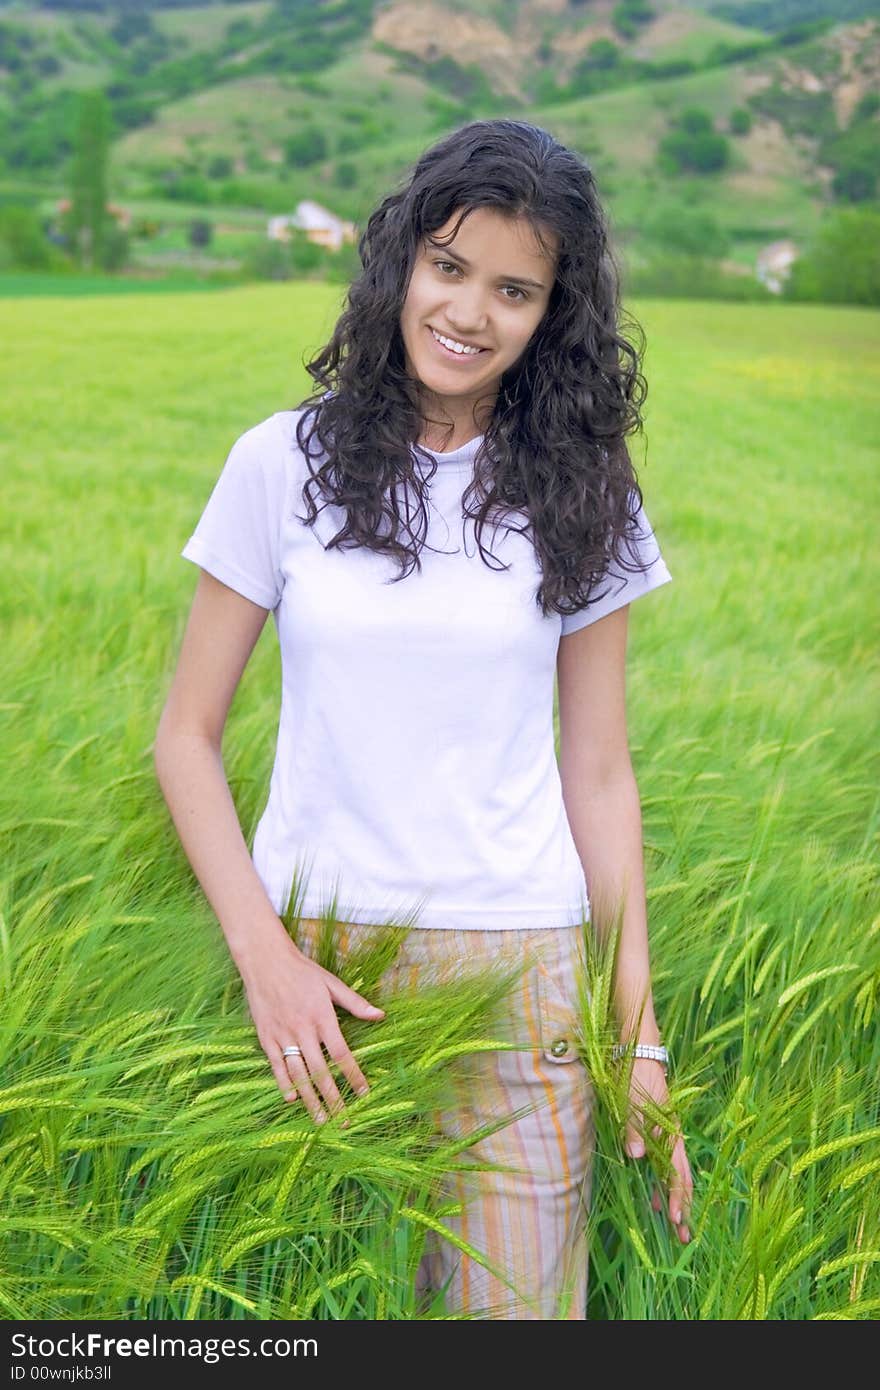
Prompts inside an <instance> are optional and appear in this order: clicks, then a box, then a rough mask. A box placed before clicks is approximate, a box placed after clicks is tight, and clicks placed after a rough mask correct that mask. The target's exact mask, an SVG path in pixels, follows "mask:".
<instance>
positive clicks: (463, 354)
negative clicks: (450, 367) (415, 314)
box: [428, 324, 488, 361]
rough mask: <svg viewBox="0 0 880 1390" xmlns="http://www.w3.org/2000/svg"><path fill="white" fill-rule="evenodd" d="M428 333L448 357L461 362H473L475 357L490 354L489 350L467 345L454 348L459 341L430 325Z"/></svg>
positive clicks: (462, 344) (463, 344) (461, 344)
mask: <svg viewBox="0 0 880 1390" xmlns="http://www.w3.org/2000/svg"><path fill="white" fill-rule="evenodd" d="M428 331H429V333H430V334H431V337H432V338H433V339H434V342H435V343H436V344H437V346H438V347H439V348H440V350H441V351H442V352H443V353H445V355H446V356H447V357H454V358H456V359H457V360H459V361H462V360H464V361H473V359H474V358H475V357H480V356H481V355H482V354H483V353H484V352H488V348H474V347H468V345H467V344H466V343H459V344H458V347H457V348H456V347H453V346H451V344H453V343H456V342H457V339H455V338H448V337H447V336H446V335H445V334H441V333H438V332H437V331H436V329H434V328H431V325H430V324H429V325H428Z"/></svg>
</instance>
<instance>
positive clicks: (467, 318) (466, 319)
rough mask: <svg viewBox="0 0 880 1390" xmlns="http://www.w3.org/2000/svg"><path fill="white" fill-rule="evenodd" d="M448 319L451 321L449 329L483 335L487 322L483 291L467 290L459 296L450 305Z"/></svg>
mask: <svg viewBox="0 0 880 1390" xmlns="http://www.w3.org/2000/svg"><path fill="white" fill-rule="evenodd" d="M446 317H447V319H448V321H449V327H450V328H457V329H458V331H459V333H464V334H468V333H470V334H472V335H475V334H477V333H482V332H483V331H484V329H485V327H486V322H487V311H486V301H485V296H484V293H483V291H482V290H480V289H473V290H470V289H467V290H463V291H462V292H461V293H460V294H457V295H456V296H455V299H454V300H453V301H452V303H451V304H450V305H449V309H448V311H447V314H446Z"/></svg>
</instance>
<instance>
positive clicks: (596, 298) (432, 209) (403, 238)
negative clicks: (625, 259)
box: [296, 120, 647, 616]
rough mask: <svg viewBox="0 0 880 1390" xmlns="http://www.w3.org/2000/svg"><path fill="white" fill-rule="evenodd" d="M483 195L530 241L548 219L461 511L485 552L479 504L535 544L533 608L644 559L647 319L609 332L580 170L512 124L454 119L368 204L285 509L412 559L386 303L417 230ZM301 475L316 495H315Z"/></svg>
mask: <svg viewBox="0 0 880 1390" xmlns="http://www.w3.org/2000/svg"><path fill="white" fill-rule="evenodd" d="M480 207H488V208H494V209H497V210H498V211H499V212H501V213H502V214H504V215H507V216H510V217H523V218H525V219H527V221H528V224H529V226H530V227H531V229H532V231H533V232H534V234H535V235H536V237H537V238H538V240H539V242H540V244H541V245H542V246H546V232H547V230H548V229H549V230H550V231H552V232H555V233H556V235H557V237H558V254H557V257H556V274H555V282H554V285H553V289H552V292H551V295H550V300H549V303H548V306H547V310H546V312H545V314H544V318H543V319H542V321H541V323H540V324H539V325H538V327H537V328H536V330H535V331H534V333H533V334H532V337H531V338H530V340H529V342H528V344H527V346H526V348H525V350H524V352H523V353H522V354H521V356H520V357H519V359H518V360H517V362H516V363H515V364H514V365H513V366H512V367H510V368H509V369H508V370H507V371H506V372H505V373H504V374H503V375H502V377H501V381H500V385H499V388H498V394H497V398H496V400H495V404H494V408H493V412H492V415H491V419H490V421H489V423H488V425H487V426H486V429H485V433H484V437H483V439H482V441H481V444H480V447H479V449H478V451H477V456H476V459H475V462H474V476H473V478H472V480H471V481H470V482H469V483H468V486H467V489H466V491H465V494H464V496H463V498H462V503H463V513H464V515H465V516H468V517H470V518H471V519H472V520H473V521H474V523H475V537H476V540H477V544H478V546H479V550H480V554H481V556H482V558H483V561H484V563H486V564H488V563H489V561H488V559H487V555H486V551H485V550H484V548H483V544H482V531H483V528H484V526H485V524H486V522H487V521H488V520H489V518H490V515H493V517H494V520H496V521H497V520H498V519H499V515H502V516H504V517H509V516H510V515H511V514H513V515H514V516H516V517H517V519H518V520H520V521H521V522H522V524H519V525H517V524H511V523H510V522H508V521H507V520H505V521H504V524H505V526H506V528H507V529H509V530H516V531H519V532H526V533H528V534H529V535H530V537H531V540H532V542H533V544H534V547H535V552H536V554H537V557H538V560H539V562H540V566H541V571H542V581H541V583H540V585H539V587H538V589H537V591H536V594H535V600H536V602H537V603H538V605H539V606H540V608H541V611H542V613H543V614H544V615H545V616H546V615H547V614H548V613H549V612H550V611H555V612H558V613H565V614H568V613H573V612H576V611H577V610H578V609H581V608H583V607H585V606H586V605H587V604H588V602H590V601H591V600H595V599H596V598H598V597H601V594H602V592H604V591H603V590H601V589H600V587H599V586H600V585H601V582H602V579H603V576H604V575H605V573H606V570H607V568H608V566H609V564H610V563H611V562H612V561H613V562H615V563H616V564H617V565H618V566H619V567H620V568H621V569H623V570H626V571H630V572H633V571H638V570H643V569H645V568H646V564H645V562H643V561H641V560H640V559H639V556H638V554H637V552H636V549H635V545H634V543H633V537H634V530H633V527H632V523H633V522H634V520H635V517H636V513H637V510H638V508H639V507H640V506H641V503H642V494H641V490H640V488H639V486H638V482H637V479H636V475H635V471H634V468H633V465H632V462H631V459H630V456H629V451H628V449H627V447H626V444H625V442H624V436H626V435H627V434H630V433H632V432H634V431H636V430H640V429H641V428H642V420H641V416H640V413H639V412H640V407H641V405H642V403H643V401H644V398H645V395H646V392H647V387H646V383H645V380H644V377H643V376H642V375H641V373H640V370H639V361H640V356H641V354H642V353H643V351H644V334H643V332H642V330H641V328H640V327H639V326H638V324H636V323H634V322H633V321H631V320H630V321H629V322H630V323H631V325H632V328H633V329H635V330H636V333H637V336H638V347H634V346H633V345H632V344H631V343H630V342H628V341H627V340H626V339H625V338H624V337H622V336H621V332H620V320H621V309H620V304H619V294H620V288H619V275H618V271H617V267H616V265H615V262H614V259H613V257H612V253H611V250H610V247H609V238H608V228H607V224H606V219H605V214H604V212H603V209H602V206H601V204H600V201H599V197H598V194H597V191H596V185H595V182H594V179H593V176H592V174H591V172H590V169H589V167H588V166H587V164H586V163H585V162H584V160H583V159H582V158H581V157H580V156H579V155H577V154H576V153H574V152H573V151H572V150H570V149H568V148H566V146H564V145H562V144H560V143H559V142H558V141H557V140H556V139H554V137H553V136H552V135H550V134H548V133H547V131H545V130H541V129H540V128H538V127H536V126H533V125H529V124H527V123H526V122H524V121H516V120H485V121H472V122H470V123H469V124H467V125H464V126H462V127H460V128H459V129H458V130H456V131H454V132H453V133H452V134H451V135H448V136H446V137H445V138H444V139H442V140H440V141H438V143H437V144H435V145H433V146H432V147H431V148H430V149H428V150H427V151H426V152H425V153H424V154H423V155H422V156H421V158H420V159H419V161H418V163H417V164H416V166H415V169H414V170H413V172H412V173H411V175H410V176H409V178H408V180H407V182H406V184H405V186H404V187H403V188H402V189H401V190H400V191H399V192H394V193H391V194H389V196H388V197H386V198H385V199H384V201H383V202H382V203H381V204H380V205H379V207H378V208H377V209H376V210H375V211H374V212H373V213H372V215H371V216H370V218H369V221H368V223H367V227H366V230H365V231H364V233H363V235H362V236H361V238H360V241H359V245H358V251H359V254H360V259H361V262H362V264H363V270H362V272H361V273H360V275H359V276H358V277H357V279H356V280H355V281H354V282H353V283H352V285H351V286H350V288H349V291H348V295H347V301H346V305H345V308H344V310H343V312H342V314H341V315H340V317H339V320H338V322H337V324H336V327H335V330H334V332H333V336H332V338H331V339H330V342H329V343H328V344H327V345H326V347H324V348H323V349H322V350H321V351H320V352H319V353H318V354H317V355H316V356H315V357H313V358H312V360H311V361H310V362H308V363H306V367H307V370H308V372H309V374H310V375H311V376H312V377H313V378H314V380H315V381H316V382H317V383H318V386H319V387H320V388H321V389H320V391H317V390H316V391H314V392H313V394H312V395H311V396H309V397H307V398H306V400H304V401H303V402H301V405H300V407H299V409H300V410H302V411H303V413H302V415H301V416H300V418H299V420H298V421H297V429H296V436H297V443H298V445H299V447H300V449H301V450H302V451H303V454H304V455H305V458H306V462H307V465H308V469H309V473H310V475H311V476H310V478H309V479H308V480H307V482H306V483H305V485H304V487H303V493H302V495H303V500H304V502H305V504H306V507H307V516H306V517H300V518H299V519H300V520H301V521H302V522H303V524H304V525H309V526H310V525H313V524H314V521H315V519H316V517H317V515H318V511H319V510H322V509H323V505H328V504H330V503H335V504H336V505H337V506H339V507H341V508H344V509H345V511H346V514H347V520H346V523H345V525H344V526H343V527H342V528H341V529H340V530H339V531H338V532H337V533H336V535H335V536H334V537H333V539H332V540H331V541H330V542H329V543H328V545H327V548H328V549H330V548H331V547H334V546H339V547H343V548H351V547H354V546H367V547H369V548H370V549H372V550H376V551H382V552H387V553H389V554H391V555H393V556H395V557H396V559H397V560H398V561H399V562H400V565H401V572H400V574H398V575H397V576H395V577H394V579H393V580H392V581H391V582H397V581H398V580H400V579H403V578H405V577H406V575H407V574H409V573H411V571H412V569H413V567H414V566H417V567H418V568H419V569H420V568H421V562H420V560H419V554H420V551H421V549H422V546H423V545H424V544H425V538H426V535H427V528H428V510H427V506H426V500H427V485H428V483H429V482H430V479H431V478H432V477H433V474H434V471H435V470H436V467H437V465H436V462H435V461H434V460H433V459H432V458H431V457H430V455H429V454H426V453H425V452H424V450H423V449H422V448H421V446H420V445H419V444H418V443H417V442H416V441H417V440H418V439H419V437H420V434H421V427H422V423H423V421H422V416H421V409H420V404H419V395H418V387H419V383H418V382H417V381H414V380H413V379H412V378H411V377H410V376H408V374H407V371H406V367H405V355H404V345H403V337H402V334H401V331H400V316H401V311H402V308H403V303H404V300H405V298H406V293H407V287H408V285H409V281H410V276H411V274H412V270H413V266H414V264H415V262H416V259H417V256H418V253H419V249H420V247H421V245H422V241H423V238H424V237H425V236H426V235H429V234H432V233H435V232H436V231H438V230H439V229H440V228H441V227H442V226H443V225H444V224H445V223H446V222H447V221H448V220H449V218H450V217H451V216H452V215H453V213H455V212H456V210H460V211H461V212H462V214H463V216H466V215H467V214H468V212H470V211H471V210H473V209H475V208H480ZM460 221H461V219H459V221H458V222H457V224H456V227H455V231H454V232H453V233H452V235H454V234H455V232H457V230H458V226H459V225H460ZM627 327H628V328H629V324H628V325H627ZM313 441H316V447H315V448H314V450H313V449H312V442H313ZM313 452H314V454H315V457H316V459H320V462H319V466H317V467H313V463H312V453H313ZM419 461H420V463H419ZM417 465H418V466H417ZM425 465H427V472H426V471H425ZM401 485H402V487H403V490H404V503H405V505H404V506H403V507H402V506H401V500H400V497H399V495H398V489H399V487H400V486H401ZM315 489H317V491H318V493H320V494H321V495H322V496H323V497H324V498H325V502H324V503H323V504H322V507H321V508H319V507H317V506H316V505H315V501H314V499H313V496H312V492H313V490H315ZM411 489H412V491H413V492H414V493H415V497H416V499H417V500H416V506H415V508H411V506H410V490H411ZM472 507H473V509H471V508H472ZM413 515H415V517H416V521H417V523H418V525H417V529H416V531H415V532H414V530H413V528H412V526H411V525H410V522H411V520H412V517H413ZM492 558H493V560H497V556H493V557H492ZM495 568H507V566H503V565H500V564H498V565H496V566H495Z"/></svg>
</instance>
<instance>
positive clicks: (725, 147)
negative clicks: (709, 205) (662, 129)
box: [658, 106, 730, 174]
mask: <svg viewBox="0 0 880 1390" xmlns="http://www.w3.org/2000/svg"><path fill="white" fill-rule="evenodd" d="M658 156H659V160H660V165H661V168H664V169H666V170H668V171H669V172H670V173H681V172H689V173H695V174H710V173H714V172H715V171H716V170H718V169H723V168H724V167H725V166H726V165H727V163H728V161H729V158H730V144H729V142H728V140H727V138H726V136H724V135H720V134H719V133H718V132H717V131H716V130H715V129H714V128H713V125H712V117H711V115H710V114H709V112H708V111H704V110H703V109H702V108H701V107H698V106H689V107H687V108H685V110H683V111H682V112H681V113H680V115H679V117H678V119H677V120H676V122H675V124H674V126H673V128H672V129H671V130H670V131H668V132H667V134H666V135H664V136H663V138H662V139H661V141H660V144H659V146H658Z"/></svg>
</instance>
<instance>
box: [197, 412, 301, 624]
mask: <svg viewBox="0 0 880 1390" xmlns="http://www.w3.org/2000/svg"><path fill="white" fill-rule="evenodd" d="M286 453H287V451H286V449H285V441H284V437H283V434H282V432H281V430H280V429H279V427H278V423H277V421H276V418H275V417H274V416H271V417H270V418H269V419H268V420H264V421H263V422H262V423H261V424H259V425H254V427H253V428H252V429H250V430H248V431H247V432H246V433H245V434H243V435H241V436H240V438H238V439H237V440H236V441H235V443H234V444H233V446H232V448H231V449H230V451H229V454H228V455H227V458H226V462H225V464H224V465H223V470H222V472H221V474H220V477H219V478H218V480H217V483H216V485H215V487H214V490H213V492H212V493H211V496H210V497H209V499H208V503H207V506H206V507H205V510H204V511H203V512H202V515H201V517H200V518H199V521H198V524H197V525H196V528H195V531H194V532H193V534H192V536H191V537H190V539H189V540H188V541H187V543H186V545H185V546H184V548H183V551H182V552H181V553H182V554H183V557H184V559H186V560H192V561H193V563H194V564H196V565H199V566H200V567H201V568H202V569H203V570H207V571H208V573H209V574H212V575H213V576H214V578H215V579H219V580H220V581H221V583H223V584H226V585H228V586H229V588H230V589H235V591H236V593H239V594H243V595H244V597H245V598H247V599H250V600H251V602H252V603H258V604H259V605H260V607H261V608H268V609H274V608H276V607H277V605H278V603H279V601H280V599H281V593H282V590H283V588H284V575H283V573H282V569H281V523H282V519H283V516H284V507H285V499H286V493H287V476H288V473H287V459H286Z"/></svg>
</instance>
